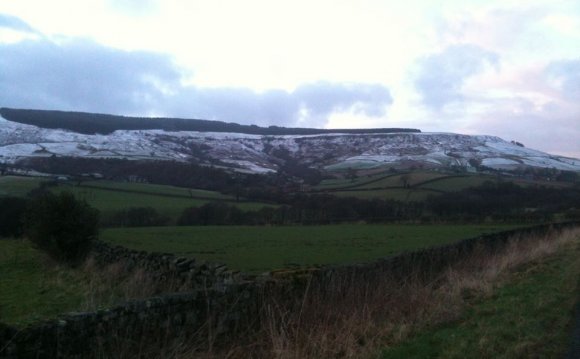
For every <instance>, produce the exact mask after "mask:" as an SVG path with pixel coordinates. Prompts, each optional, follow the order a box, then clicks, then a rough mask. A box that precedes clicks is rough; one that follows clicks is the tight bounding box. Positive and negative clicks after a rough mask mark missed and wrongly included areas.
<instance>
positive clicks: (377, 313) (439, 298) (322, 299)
mask: <svg viewBox="0 0 580 359" xmlns="http://www.w3.org/2000/svg"><path fill="white" fill-rule="evenodd" d="M579 240H580V231H578V230H576V231H575V232H570V231H569V232H565V233H562V234H557V233H553V234H551V235H550V236H546V237H538V238H528V239H526V240H525V241H518V240H514V241H513V242H512V243H511V244H510V245H509V246H508V247H507V248H505V250H502V251H499V252H497V253H491V252H484V251H483V250H479V251H475V252H474V253H473V254H472V255H471V256H470V257H469V258H466V259H465V261H463V262H462V263H458V264H457V265H454V266H452V267H451V268H449V270H448V271H446V272H445V273H442V274H441V275H440V276H438V277H437V278H435V279H434V280H431V281H428V282H425V281H422V280H419V279H418V278H419V276H416V275H413V274H411V275H410V276H409V277H408V278H407V280H405V281H403V282H401V281H398V280H393V279H389V278H388V277H383V278H381V279H380V280H376V281H369V282H364V283H360V282H359V283H352V282H349V280H348V278H342V280H340V279H339V280H337V281H335V287H334V288H333V287H330V288H329V287H324V289H321V288H322V287H321V288H316V285H315V284H312V285H311V286H309V287H308V288H307V290H306V292H305V293H304V295H303V297H301V298H300V299H299V301H298V302H299V304H298V305H296V302H292V303H288V301H285V298H284V297H283V296H279V297H273V298H271V299H270V300H269V301H267V303H266V304H265V305H264V308H263V311H262V317H261V319H260V320H261V327H262V330H261V331H260V332H259V333H257V334H256V335H255V336H252V337H247V336H246V337H244V338H240V340H239V341H237V342H234V343H231V345H230V346H228V347H227V348H224V349H223V350H216V349H215V348H213V347H211V346H210V349H206V350H205V351H204V350H201V352H200V350H199V348H196V349H197V351H194V350H193V349H190V350H183V346H182V347H181V348H180V349H181V350H182V353H181V355H177V357H179V358H198V357H207V358H222V357H225V356H226V355H227V357H229V358H249V357H252V358H279V359H286V358H439V357H443V358H469V357H473V358H498V357H499V358H501V357H504V358H518V357H521V358H529V357H553V356H556V357H557V355H559V354H560V353H562V351H563V350H565V346H566V339H567V328H566V323H567V322H568V321H569V318H570V310H571V308H572V307H573V304H574V301H575V300H576V292H575V288H576V281H577V277H578V275H579V274H580V256H579V255H578V254H580V243H579ZM384 348H388V349H386V350H385V349H384ZM176 349H177V348H176ZM202 352H203V354H202ZM174 355H176V354H174Z"/></svg>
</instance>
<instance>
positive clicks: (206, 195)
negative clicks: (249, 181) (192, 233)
mask: <svg viewBox="0 0 580 359" xmlns="http://www.w3.org/2000/svg"><path fill="white" fill-rule="evenodd" d="M80 187H90V188H99V189H107V190H116V191H127V192H135V193H139V192H141V193H147V194H151V195H167V196H180V197H191V198H203V199H215V200H230V201H233V200H235V198H234V197H233V196H228V195H226V194H222V193H219V192H215V191H205V190H201V189H189V188H183V187H175V186H167V185H157V184H150V183H129V182H115V181H88V182H82V183H81V186H80Z"/></svg>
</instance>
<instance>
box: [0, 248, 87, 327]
mask: <svg viewBox="0 0 580 359" xmlns="http://www.w3.org/2000/svg"><path fill="white" fill-rule="evenodd" d="M44 261H46V260H45V259H44V257H43V256H42V255H41V254H40V253H39V252H37V251H36V250H35V249H33V248H32V247H31V246H30V244H29V243H27V242H24V241H20V240H8V239H0V273H1V275H0V322H3V323H10V324H15V325H25V324H28V323H31V322H33V321H36V320H39V319H44V318H48V317H54V316H56V315H58V314H60V313H63V312H66V311H71V310H74V309H77V308H78V307H79V306H80V305H81V303H82V300H83V293H84V292H85V290H86V287H85V285H84V284H83V281H82V280H81V276H79V275H78V273H75V272H74V271H72V270H68V269H63V268H58V267H55V266H46V265H45V263H43V262H44Z"/></svg>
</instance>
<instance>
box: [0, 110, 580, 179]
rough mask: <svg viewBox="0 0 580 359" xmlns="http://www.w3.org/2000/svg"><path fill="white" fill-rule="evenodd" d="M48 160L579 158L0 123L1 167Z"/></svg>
mask: <svg viewBox="0 0 580 359" xmlns="http://www.w3.org/2000/svg"><path fill="white" fill-rule="evenodd" d="M53 155H56V156H73V157H87V158H91V157H92V158H127V159H152V160H177V161H186V160H195V161H198V162H200V163H208V164H209V163H211V164H215V165H220V166H224V167H229V168H232V169H235V170H238V171H246V172H253V173H266V172H272V171H276V170H278V169H279V168H280V166H283V165H284V163H286V162H287V161H289V160H295V161H298V162H300V163H302V164H304V165H307V166H310V167H315V168H326V169H328V170H334V169H343V168H349V167H352V168H371V167H376V166H383V165H387V166H394V167H397V166H398V167H401V166H402V167H404V166H411V165H420V166H423V167H450V166H462V167H471V166H472V165H473V164H481V165H483V166H487V167H491V168H497V169H515V168H518V167H525V166H531V167H547V168H556V169H558V170H571V171H580V160H578V159H573V158H566V157H560V156H552V155H550V154H547V153H544V152H541V151H537V150H533V149H529V148H524V147H521V146H518V145H516V144H513V143H511V142H507V141H504V140H502V139H501V138H499V137H495V136H468V135H460V134H454V133H424V132H423V133H385V134H377V133H372V134H339V133H332V134H319V135H287V136H268V135H250V134H240V133H218V132H193V131H181V132H166V131H163V130H138V131H115V132H113V133H112V134H110V135H85V134H79V133H74V132H68V131H64V130H53V129H43V128H38V127H35V126H30V125H23V124H19V123H15V122H10V121H7V120H5V119H3V118H1V117H0V163H16V162H18V161H19V160H22V159H25V158H30V157H48V156H53Z"/></svg>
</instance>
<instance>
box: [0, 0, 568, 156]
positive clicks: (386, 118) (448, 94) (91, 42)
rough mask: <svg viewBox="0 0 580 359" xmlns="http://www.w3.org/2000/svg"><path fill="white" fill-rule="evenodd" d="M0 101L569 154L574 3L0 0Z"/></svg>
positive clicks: (498, 0)
mask: <svg viewBox="0 0 580 359" xmlns="http://www.w3.org/2000/svg"><path fill="white" fill-rule="evenodd" d="M0 106H2V107H13V108H34V109H51V110H65V111H86V112H99V113H110V114H120V115H136V116H167V117H183V118H202V119H210V120H220V121H226V122H237V123H242V124H256V125H261V126H270V125H277V126H287V127H296V126H299V127H318V128H372V127H404V128H418V129H421V130H422V131H424V132H456V133H464V134H486V135H495V136H500V137H502V138H503V139H505V140H508V141H510V140H515V141H518V142H521V143H523V144H524V145H526V146H527V147H531V148H535V149H539V150H542V151H546V152H549V153H553V154H559V155H565V156H572V157H577V158H580V1H578V0H526V1H523V0H517V1H516V0H461V1H459V0H457V1H456V0H439V1H433V0H405V1H400V0H397V1H391V0H349V1H346V0H332V1H331V0H292V1H289V0H288V1H278V0H244V1H239V0H206V1H197V0H163V1H161V0H83V1H78V0H51V1H43V0H0Z"/></svg>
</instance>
